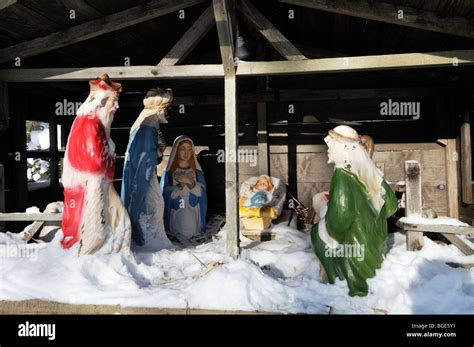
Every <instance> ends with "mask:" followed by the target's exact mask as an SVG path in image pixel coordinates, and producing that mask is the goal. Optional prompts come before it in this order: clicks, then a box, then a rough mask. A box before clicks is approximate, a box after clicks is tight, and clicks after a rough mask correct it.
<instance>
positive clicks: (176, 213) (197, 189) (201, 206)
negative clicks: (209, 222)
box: [161, 135, 207, 244]
mask: <svg viewBox="0 0 474 347" xmlns="http://www.w3.org/2000/svg"><path fill="white" fill-rule="evenodd" d="M161 189H162V191H163V198H164V200H165V215H164V220H165V229H166V232H167V233H168V234H169V235H170V236H172V237H175V238H176V239H178V240H179V241H180V242H181V243H183V244H187V243H188V242H189V241H190V240H191V238H192V237H193V236H194V235H196V234H199V233H204V232H205V231H206V209H207V194H206V181H205V179H204V174H203V172H202V169H201V165H199V163H198V161H197V159H196V154H195V152H194V144H193V141H192V140H191V139H190V138H189V137H188V136H184V135H181V136H179V137H177V138H176V140H175V141H174V143H173V148H172V150H171V155H170V157H169V161H168V165H167V167H166V170H165V171H164V172H163V176H162V178H161Z"/></svg>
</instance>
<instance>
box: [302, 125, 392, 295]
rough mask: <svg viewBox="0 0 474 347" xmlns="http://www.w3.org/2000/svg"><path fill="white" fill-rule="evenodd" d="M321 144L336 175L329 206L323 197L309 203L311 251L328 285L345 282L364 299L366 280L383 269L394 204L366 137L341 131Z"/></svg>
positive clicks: (342, 128)
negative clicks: (313, 213)
mask: <svg viewBox="0 0 474 347" xmlns="http://www.w3.org/2000/svg"><path fill="white" fill-rule="evenodd" d="M324 141H325V142H326V143H327V145H328V157H329V163H330V164H331V163H333V164H335V171H334V174H333V176H332V179H331V188H330V191H329V201H327V198H328V197H327V194H326V195H322V197H324V196H326V200H325V201H326V202H323V203H321V204H318V203H317V202H315V201H314V200H313V204H315V205H318V206H317V207H316V206H315V210H316V212H318V214H319V217H320V221H319V223H318V224H316V225H314V226H313V229H312V232H311V241H312V245H313V249H314V252H315V253H316V256H317V257H318V258H319V260H320V262H321V266H322V270H324V272H325V273H326V275H327V280H328V281H329V282H330V283H332V284H334V282H335V280H336V278H339V279H341V280H346V281H347V284H348V286H349V294H350V295H351V296H355V295H358V296H365V295H367V293H368V285H367V279H368V278H371V277H374V276H375V270H376V269H379V268H380V267H381V265H382V261H383V258H384V254H385V252H386V241H387V221H386V220H387V218H389V217H390V216H391V215H393V214H394V213H395V212H396V210H397V198H396V197H395V194H394V193H393V191H392V190H391V188H390V186H389V185H388V184H387V182H385V180H384V178H383V175H382V173H381V172H380V170H379V169H378V168H377V167H376V166H375V164H374V162H373V161H372V159H371V152H372V151H373V142H372V141H371V139H370V137H368V136H362V137H361V136H359V135H358V134H357V132H356V131H355V130H354V129H352V128H350V127H348V126H345V125H341V126H338V127H336V128H334V129H333V130H331V131H329V135H328V136H327V137H326V138H325V139H324ZM370 147H371V148H370ZM316 198H317V196H315V199H316Z"/></svg>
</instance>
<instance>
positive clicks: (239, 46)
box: [235, 25, 250, 59]
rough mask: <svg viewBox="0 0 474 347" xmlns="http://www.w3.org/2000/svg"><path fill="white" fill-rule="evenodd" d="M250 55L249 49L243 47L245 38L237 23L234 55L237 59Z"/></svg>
mask: <svg viewBox="0 0 474 347" xmlns="http://www.w3.org/2000/svg"><path fill="white" fill-rule="evenodd" d="M249 55H250V51H249V50H248V49H247V47H245V40H244V38H243V37H242V36H241V35H240V33H239V26H238V25H237V37H236V39H235V56H236V57H237V58H239V59H245V58H247V57H248V56H249Z"/></svg>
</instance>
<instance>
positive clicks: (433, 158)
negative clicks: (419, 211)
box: [239, 143, 448, 215]
mask: <svg viewBox="0 0 474 347" xmlns="http://www.w3.org/2000/svg"><path fill="white" fill-rule="evenodd" d="M240 148H245V149H256V148H257V147H256V146H242V147H240ZM296 148H297V153H296V158H297V167H296V173H297V177H296V181H297V195H298V196H297V198H298V199H299V200H300V201H301V202H302V203H303V204H305V205H306V206H311V204H312V203H311V201H312V197H313V195H314V194H316V193H319V192H321V191H325V190H329V187H330V182H331V176H332V173H333V170H334V165H332V164H328V163H327V160H328V159H327V147H326V146H325V145H298V146H296ZM405 160H418V161H419V162H420V163H421V165H422V170H423V171H422V172H423V186H422V192H423V199H424V200H423V202H424V204H423V207H431V208H433V209H434V210H435V211H436V212H437V213H438V214H439V215H448V195H447V187H448V185H447V179H446V155H445V147H443V146H442V145H440V144H437V143H406V144H379V145H375V153H374V161H375V163H376V164H377V165H379V166H382V167H383V169H384V172H385V178H386V179H387V181H388V182H389V183H390V184H391V186H392V188H395V185H396V183H397V182H399V181H404V166H403V165H404V162H405ZM239 172H240V175H239V180H240V182H243V181H244V180H245V179H247V178H248V177H251V176H256V175H258V166H255V167H252V166H250V165H249V164H248V163H241V164H240V166H239ZM270 175H272V176H274V177H279V178H281V179H282V180H283V181H284V182H285V183H288V146H270Z"/></svg>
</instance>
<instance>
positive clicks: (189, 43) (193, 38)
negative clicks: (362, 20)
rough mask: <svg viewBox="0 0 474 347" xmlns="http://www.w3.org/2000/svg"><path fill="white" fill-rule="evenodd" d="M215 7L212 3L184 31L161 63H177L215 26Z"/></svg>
mask: <svg viewBox="0 0 474 347" xmlns="http://www.w3.org/2000/svg"><path fill="white" fill-rule="evenodd" d="M214 24H215V21H214V8H213V5H212V4H211V5H210V6H209V7H208V8H207V9H206V10H205V11H204V13H203V14H202V15H201V16H200V17H199V18H198V19H197V20H196V22H194V24H193V25H192V26H191V27H190V28H189V29H188V30H187V31H186V32H185V33H184V35H183V36H182V37H181V38H180V39H179V41H178V42H176V44H175V45H174V46H173V48H171V50H170V51H169V52H168V54H166V55H165V57H164V58H163V59H161V61H160V63H159V64H158V66H160V65H177V64H179V63H181V62H182V61H183V60H184V59H185V58H186V57H187V56H188V54H189V53H190V52H191V51H192V50H193V49H194V47H196V46H197V44H198V43H199V42H200V41H201V40H202V39H203V37H204V36H205V35H206V34H207V33H208V32H209V30H211V28H212V27H213V26H214Z"/></svg>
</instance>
